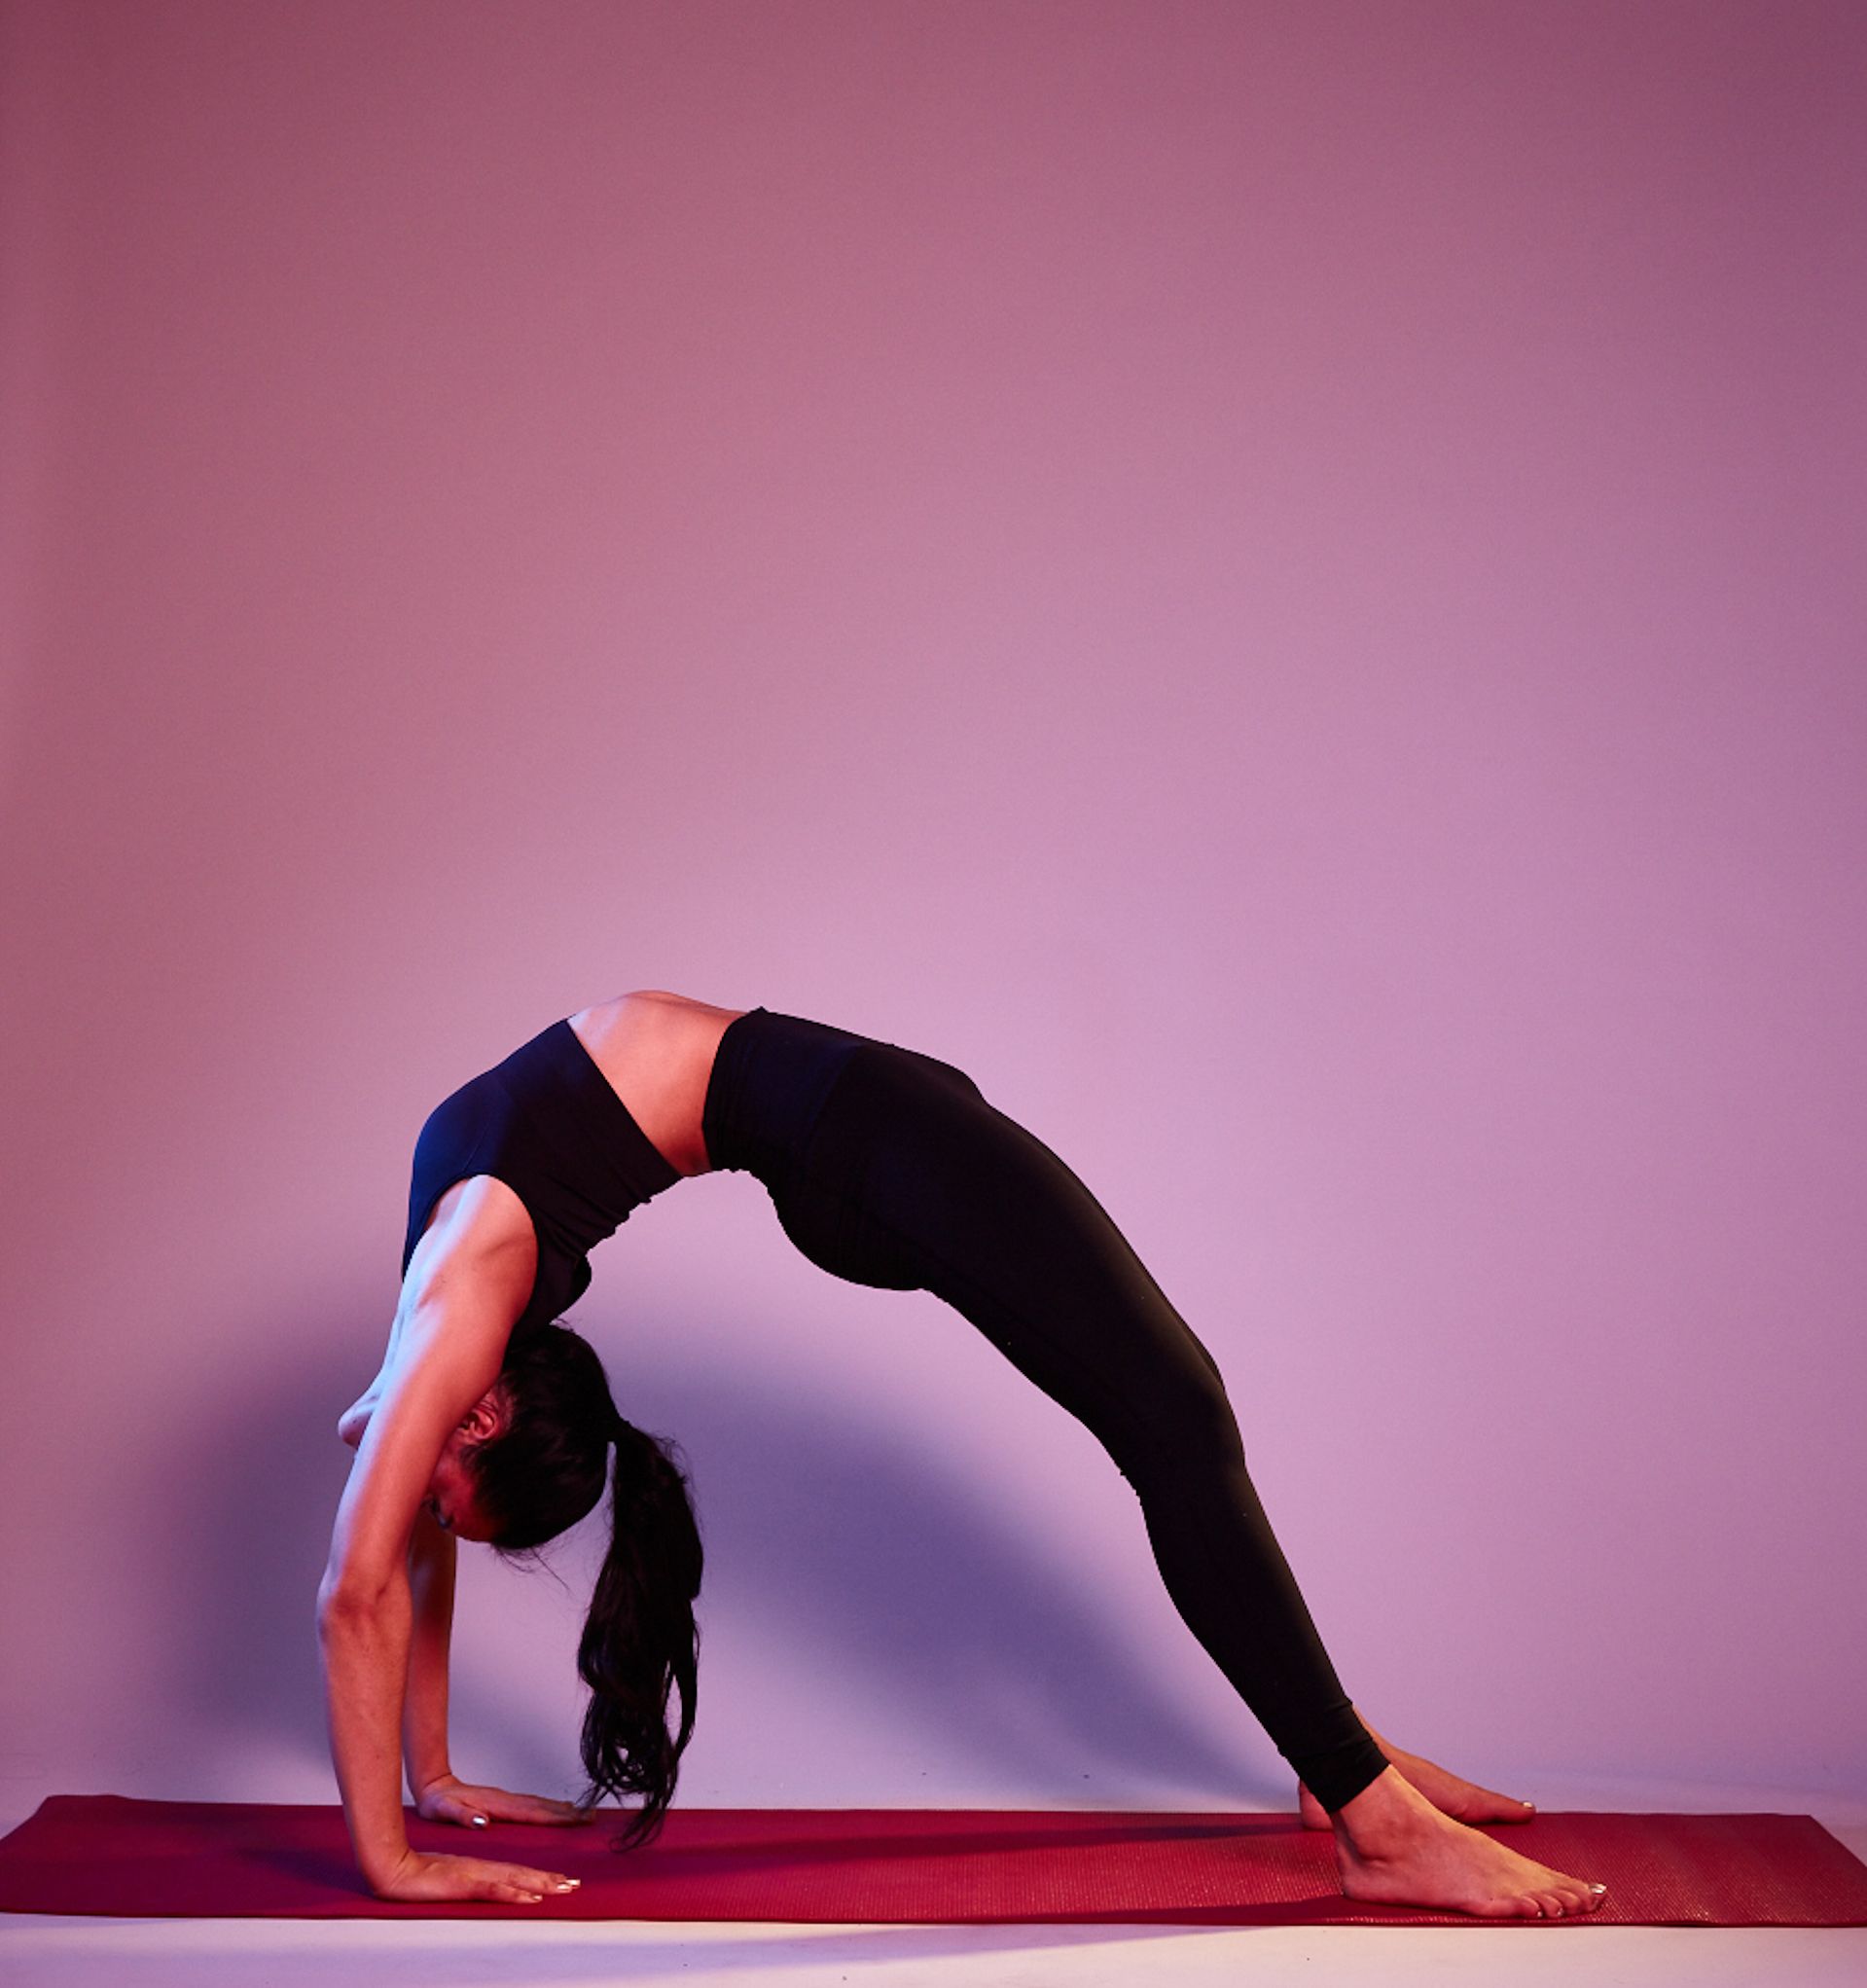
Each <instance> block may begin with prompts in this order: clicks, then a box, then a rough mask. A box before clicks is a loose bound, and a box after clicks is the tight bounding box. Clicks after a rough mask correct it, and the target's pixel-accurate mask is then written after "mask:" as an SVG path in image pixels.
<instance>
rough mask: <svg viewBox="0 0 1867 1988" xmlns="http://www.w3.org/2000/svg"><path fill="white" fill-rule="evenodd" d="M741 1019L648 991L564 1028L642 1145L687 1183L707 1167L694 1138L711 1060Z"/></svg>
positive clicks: (584, 1011)
mask: <svg viewBox="0 0 1867 1988" xmlns="http://www.w3.org/2000/svg"><path fill="white" fill-rule="evenodd" d="M745 1012H746V1010H745V1009H743V1008H716V1007H714V1006H713V1005H712V1003H711V1002H709V1001H697V1000H691V999H689V998H688V996H687V995H686V994H664V993H661V992H660V991H658V990H655V991H637V992H636V993H634V994H618V995H617V996H616V998H615V999H614V1000H613V1001H603V1002H601V1003H599V1004H598V1005H597V1006H595V1007H592V1008H580V1009H578V1011H577V1012H576V1014H574V1015H572V1016H571V1017H570V1018H569V1020H570V1026H571V1029H572V1030H574V1031H575V1033H576V1036H577V1039H578V1041H579V1042H581V1043H582V1044H583V1045H584V1047H585V1048H586V1049H587V1050H589V1051H590V1054H591V1060H592V1062H593V1063H594V1064H595V1066H596V1067H597V1068H598V1069H600V1070H601V1071H602V1073H603V1074H604V1076H606V1077H607V1078H608V1079H609V1083H610V1088H611V1089H612V1090H613V1091H614V1092H615V1093H616V1095H617V1097H619V1098H620V1099H621V1100H622V1101H623V1104H624V1106H625V1108H626V1109H627V1110H628V1115H629V1116H630V1117H631V1118H632V1119H633V1120H634V1121H635V1123H636V1124H637V1125H639V1126H640V1127H641V1129H642V1131H643V1132H644V1133H645V1134H646V1135H647V1137H648V1141H649V1143H650V1144H651V1145H652V1146H653V1147H654V1148H655V1150H656V1151H657V1152H658V1153H660V1154H661V1156H662V1158H663V1159H664V1160H665V1161H666V1162H667V1164H668V1165H669V1166H670V1167H672V1168H673V1169H674V1171H675V1172H676V1173H677V1174H689V1175H693V1174H704V1173H706V1172H708V1171H709V1170H710V1168H711V1167H712V1164H713V1163H712V1161H711V1160H710V1159H709V1158H708V1157H707V1152H706V1142H705V1140H704V1139H702V1138H701V1137H700V1114H701V1112H702V1110H703V1109H704V1108H705V1105H706V1084H707V1079H708V1078H709V1077H710V1076H711V1075H712V1074H713V1058H714V1055H715V1053H716V1052H717V1051H718V1049H719V1046H720V1037H721V1036H722V1035H724V1034H725V1033H726V1031H727V1029H728V1027H729V1026H730V1025H731V1024H732V1023H734V1022H736V1021H737V1020H738V1018H739V1017H740V1016H741V1015H742V1014H744V1013H745Z"/></svg>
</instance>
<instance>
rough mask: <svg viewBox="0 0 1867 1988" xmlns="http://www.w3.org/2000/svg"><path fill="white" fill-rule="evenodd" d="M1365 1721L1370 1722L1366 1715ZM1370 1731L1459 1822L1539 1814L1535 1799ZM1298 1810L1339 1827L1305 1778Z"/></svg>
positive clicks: (1403, 1771)
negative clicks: (1470, 1777)
mask: <svg viewBox="0 0 1867 1988" xmlns="http://www.w3.org/2000/svg"><path fill="white" fill-rule="evenodd" d="M1356 1716H1357V1717H1360V1709H1359V1707H1357V1708H1356ZM1361 1722H1362V1724H1363V1725H1368V1721H1367V1720H1366V1719H1365V1718H1363V1719H1362V1721H1361ZM1368 1733H1369V1737H1370V1738H1371V1739H1372V1740H1373V1741H1374V1743H1375V1745H1376V1746H1378V1747H1379V1748H1380V1749H1381V1751H1382V1753H1385V1754H1386V1756H1387V1758H1388V1759H1389V1760H1390V1761H1392V1763H1393V1766H1394V1771H1395V1772H1396V1773H1397V1774H1399V1775H1400V1777H1401V1779H1402V1780H1404V1781H1407V1782H1409V1783H1411V1784H1412V1786H1413V1787H1415V1788H1417V1789H1418V1790H1419V1792H1420V1793H1421V1794H1423V1795H1424V1796H1425V1797H1426V1799H1427V1800H1428V1801H1429V1802H1431V1803H1432V1805H1433V1807H1434V1808H1436V1809H1438V1810H1439V1812H1440V1813H1441V1814H1442V1815H1447V1816H1451V1817H1452V1819H1453V1820H1454V1822H1455V1823H1467V1824H1470V1823H1527V1822H1529V1821H1530V1820H1531V1819H1532V1818H1533V1817H1534V1816H1535V1814H1536V1805H1535V1804H1534V1803H1533V1802H1526V1801H1517V1800H1515V1799H1513V1798H1512V1797H1511V1796H1510V1795H1508V1794H1499V1793H1498V1792H1497V1791H1496V1789H1490V1788H1480V1787H1479V1785H1478V1784H1477V1782H1475V1781H1466V1780H1464V1779H1463V1778H1462V1777H1461V1776H1459V1775H1456V1774H1449V1773H1448V1772H1447V1771H1446V1769H1445V1768H1443V1767H1436V1766H1435V1765H1434V1764H1433V1763H1432V1761H1430V1760H1426V1759H1422V1758H1421V1757H1420V1755H1419V1754H1418V1753H1405V1752H1403V1751H1402V1750H1401V1749H1400V1748H1399V1747H1396V1746H1394V1745H1393V1744H1392V1743H1391V1742H1389V1741H1387V1740H1384V1739H1382V1736H1381V1735H1380V1734H1379V1733H1378V1732H1376V1731H1375V1729H1374V1727H1373V1726H1371V1725H1368ZM1297 1809H1298V1813H1299V1814H1300V1815H1301V1816H1302V1818H1303V1826H1304V1827H1305V1828H1306V1829H1329V1828H1333V1827H1334V1826H1335V1825H1334V1824H1332V1823H1331V1822H1330V1820H1329V1811H1328V1810H1327V1809H1325V1808H1324V1807H1323V1805H1322V1804H1321V1803H1320V1802H1319V1801H1318V1800H1317V1799H1316V1798H1315V1796H1314V1795H1313V1794H1311V1793H1310V1790H1309V1789H1307V1788H1306V1787H1304V1785H1303V1783H1302V1782H1301V1781H1299V1782H1298V1783H1297Z"/></svg>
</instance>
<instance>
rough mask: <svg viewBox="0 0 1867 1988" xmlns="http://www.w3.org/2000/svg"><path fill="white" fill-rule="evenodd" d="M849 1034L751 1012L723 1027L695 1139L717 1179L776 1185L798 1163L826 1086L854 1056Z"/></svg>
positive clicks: (863, 1041)
mask: <svg viewBox="0 0 1867 1988" xmlns="http://www.w3.org/2000/svg"><path fill="white" fill-rule="evenodd" d="M872 1046H877V1045H876V1044H875V1039H874V1038H873V1037H871V1036H867V1035H858V1034H856V1033H855V1032H854V1031H853V1030H848V1029H837V1028H833V1027H832V1026H831V1025H830V1024H829V1023H827V1022H813V1021H810V1020H809V1019H808V1017H806V1016H803V1015H784V1014H778V1013H775V1012H773V1011H772V1009H770V1008H765V1007H758V1008H748V1009H747V1010H746V1011H745V1013H744V1014H742V1015H738V1016H736V1017H735V1018H734V1020H733V1021H731V1022H729V1023H728V1024H727V1026H726V1030H725V1032H724V1033H723V1034H722V1035H721V1037H720V1040H719V1047H718V1048H717V1049H716V1051H715V1052H714V1056H713V1068H712V1072H711V1074H710V1075H709V1076H708V1078H707V1081H706V1099H705V1102H704V1103H703V1104H702V1105H701V1107H700V1139H701V1141H702V1143H703V1144H704V1145H705V1147H706V1157H707V1159H708V1161H709V1162H710V1163H711V1166H712V1168H713V1170H714V1171H715V1172H716V1173H719V1172H724V1173H744V1174H751V1175H756V1176H757V1177H758V1178H759V1179H761V1180H763V1181H764V1182H765V1183H766V1185H767V1186H768V1187H771V1186H775V1185H777V1184H778V1183H779V1182H780V1181H781V1180H782V1179H783V1177H784V1175H785V1174H786V1173H787V1172H788V1171H789V1169H790V1168H791V1167H793V1166H794V1165H795V1164H796V1163H797V1161H798V1160H799V1159H800V1158H801V1157H802V1155H803V1153H804V1149H805V1147H806V1146H807V1145H808V1143H809V1139H810V1135H811V1133H812V1132H813V1131H814V1130H815V1127H816V1122H817V1119H818V1117H819V1116H820V1115H821V1113H822V1110H823V1105H824V1101H825V1100H826V1099H827V1098H828V1097H829V1095H830V1087H831V1086H832V1085H833V1084H834V1083H835V1082H836V1080H837V1078H838V1077H839V1076H840V1075H841V1074H842V1072H843V1068H844V1065H845V1064H847V1062H848V1061H849V1059H850V1057H851V1056H853V1055H854V1054H855V1053H856V1051H858V1050H860V1049H864V1048H869V1047H872Z"/></svg>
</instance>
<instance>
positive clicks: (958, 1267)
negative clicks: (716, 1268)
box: [779, 1050, 1238, 1465]
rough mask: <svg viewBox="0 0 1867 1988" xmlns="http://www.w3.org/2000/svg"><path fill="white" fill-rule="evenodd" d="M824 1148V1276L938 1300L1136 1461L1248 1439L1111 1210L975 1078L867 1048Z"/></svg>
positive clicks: (819, 1147)
mask: <svg viewBox="0 0 1867 1988" xmlns="http://www.w3.org/2000/svg"><path fill="white" fill-rule="evenodd" d="M812 1148H813V1149H812V1153H811V1155H810V1156H809V1157H810V1160H811V1166H810V1170H809V1173H810V1176H811V1178H812V1179H813V1180H814V1182H815V1186H816V1190H817V1192H818V1194H819V1196H820V1197H821V1198H820V1199H819V1200H818V1202H817V1205H816V1209H815V1211H814V1215H815V1219H814V1220H813V1221H812V1222H811V1223H809V1224H808V1227H809V1229H810V1238H811V1240H812V1241H814V1242H816V1243H817V1245H818V1249H817V1251H816V1253H813V1251H812V1249H811V1248H808V1247H806V1252H805V1253H806V1254H807V1255H812V1257H813V1260H815V1261H818V1262H819V1263H821V1264H822V1267H824V1268H826V1269H829V1270H831V1271H832V1272H833V1274H835V1275H838V1276H852V1275H854V1281H856V1282H859V1283H886V1284H888V1285H890V1286H892V1287H895V1288H917V1289H926V1290H929V1291H932V1292H933V1293H934V1294H935V1295H936V1296H937V1297H939V1298H941V1299H943V1300H944V1301H945V1302H946V1303H948V1304H950V1305H951V1306H952V1307H953V1309H954V1310H956V1311H957V1312H959V1313H960V1314H962V1316H964V1317H965V1318H966V1319H969V1320H970V1321H971V1322H972V1323H973V1324H974V1325H975V1326H976V1327H977V1328H978V1329H979V1330H980V1331H981V1332H983V1333H984V1334H985V1335H986V1337H987V1339H989V1340H990V1341H991V1342H992V1344H993V1345H994V1346H996V1347H997V1348H998V1350H999V1351H1000V1352H1001V1353H1002V1354H1004V1355H1005V1356H1006V1357H1007V1358H1008V1359H1010V1360H1011V1361H1012V1363H1013V1364H1014V1365H1015V1366H1017V1367H1018V1368H1019V1370H1020V1371H1021V1372H1023V1374H1024V1375H1025V1376H1026V1377H1027V1378H1028V1379H1029V1380H1031V1381H1032V1382H1033V1383H1034V1384H1035V1385H1036V1386H1038V1387H1039V1388H1041V1389H1042V1390H1043V1391H1044V1392H1046V1393H1047V1394H1049V1395H1050V1396H1051V1397H1052V1398H1053V1399H1054V1400H1057V1401H1058V1402H1059V1403H1061V1405H1062V1406H1063V1407H1064V1408H1066V1409H1067V1410H1069V1412H1070V1413H1071V1414H1073V1415H1075V1416H1076V1417H1077V1418H1078V1419H1079V1420H1080V1421H1082V1422H1083V1423H1085V1424H1086V1425H1087V1426H1088V1427H1089V1428H1091V1429H1092V1430H1093V1431H1094V1433H1095V1435H1096V1436H1097V1438H1098V1439H1099V1440H1100V1441H1101V1442H1102V1443H1103V1444H1104V1446H1105V1447H1106V1448H1108V1449H1109V1450H1110V1452H1111V1454H1113V1455H1114V1456H1115V1457H1116V1460H1117V1461H1118V1462H1119V1463H1123V1464H1125V1465H1126V1464H1127V1463H1128V1462H1129V1461H1137V1462H1138V1461H1141V1460H1142V1459H1143V1458H1151V1457H1152V1456H1153V1455H1156V1454H1158V1453H1160V1452H1161V1451H1163V1450H1167V1451H1168V1452H1172V1451H1175V1450H1177V1449H1179V1448H1181V1447H1183V1446H1186V1445H1188V1444H1194V1445H1196V1446H1199V1447H1203V1445H1204V1444H1205V1443H1206V1442H1207V1441H1209V1440H1212V1439H1216V1440H1218V1441H1219V1442H1220V1443H1221V1444H1222V1445H1224V1446H1226V1447H1228V1448H1229V1447H1233V1446H1236V1444H1237V1442H1238V1435H1237V1425H1236V1422H1235V1421H1234V1420H1233V1418H1232V1414H1231V1409H1230V1404H1229V1403H1228V1402H1227V1400H1226V1396H1225V1390H1224V1386H1223V1383H1222V1381H1221V1378H1220V1375H1219V1369H1218V1365H1217V1362H1216V1361H1215V1360H1214V1359H1213V1358H1212V1355H1211V1354H1210V1353H1209V1352H1208V1351H1207V1350H1206V1348H1205V1347H1204V1345H1203V1343H1202V1342H1201V1341H1200V1339H1199V1338H1198V1337H1197V1336H1196V1335H1195V1334H1194V1332H1193V1331H1192V1329H1191V1327H1189V1326H1188V1325H1187V1323H1186V1321H1185V1320H1184V1319H1181V1317H1180V1316H1179V1314H1178V1313H1177V1312H1176V1311H1175V1310H1174V1308H1173V1306H1172V1305H1171V1304H1170V1303H1169V1302H1168V1301H1167V1296H1166V1294H1165V1293H1164V1292H1163V1291H1162V1289H1161V1287H1160V1285H1159V1283H1157V1282H1156V1281H1155V1279H1154V1278H1153V1276H1152V1275H1151V1274H1150V1272H1149V1271H1148V1269H1147V1267H1146V1266H1145V1265H1144V1264H1143V1263H1142V1261H1141V1259H1140V1257H1139V1256H1138V1255H1137V1254H1136V1253H1135V1251H1134V1249H1133V1247H1131V1245H1130V1243H1129V1242H1128V1239H1127V1238H1126V1237H1125V1236H1124V1235H1123V1234H1122V1232H1121V1230H1120V1229H1119V1228H1118V1227H1117V1226H1116V1224H1115V1222H1114V1220H1113V1219H1112V1218H1111V1217H1110V1215H1109V1213H1108V1211H1106V1210H1105V1209H1104V1208H1103V1207H1102V1205H1101V1204H1100V1202H1098V1201H1097V1200H1096V1198H1095V1195H1094V1194H1093V1193H1092V1192H1091V1191H1090V1189H1089V1187H1088V1186H1087V1185H1086V1184H1085V1182H1084V1181H1083V1180H1082V1179H1080V1178H1079V1177H1078V1175H1076V1174H1075V1173H1074V1171H1073V1170H1072V1169H1071V1168H1070V1167H1068V1166H1067V1165H1066V1164H1065V1163H1064V1161H1063V1160H1062V1159H1061V1158H1060V1157H1059V1155H1058V1154H1057V1153H1055V1152H1053V1151H1052V1150H1051V1148H1050V1147H1049V1146H1048V1145H1046V1144H1045V1143H1044V1142H1043V1140H1042V1139H1038V1138H1037V1136H1036V1135H1035V1134H1034V1133H1031V1132H1029V1131H1027V1130H1026V1129H1025V1128H1024V1127H1023V1126H1022V1125H1020V1124H1019V1123H1018V1122H1017V1121H1016V1120H1015V1119H1013V1118H1011V1117H1009V1116H1007V1115H1006V1114H1005V1113H1004V1112H1002V1111H999V1110H998V1109H997V1108H996V1107H995V1106H993V1105H992V1104H990V1103H989V1102H987V1100H986V1098H985V1097H984V1095H983V1094H982V1093H981V1091H980V1089H979V1087H978V1085H977V1084H976V1083H974V1081H973V1080H972V1079H971V1078H970V1077H969V1076H967V1075H966V1074H965V1073H964V1072H963V1071H961V1070H957V1069H954V1068H953V1067H952V1066H951V1065H947V1064H941V1063H938V1062H936V1061H935V1060H934V1059H932V1058H924V1057H918V1056H916V1054H915V1053H914V1052H911V1051H900V1050H890V1051H888V1052H886V1053H872V1052H867V1051H865V1052H864V1053H863V1055H862V1056H861V1057H860V1058H858V1059H857V1060H856V1061H855V1062H853V1063H852V1064H851V1066H850V1067H849V1068H848V1070H847V1071H846V1072H845V1073H844V1076H843V1077H842V1078H841V1079H840V1080H839V1083H838V1086H837V1089H836V1091H835V1092H834V1093H833V1094H832V1096H831V1099H830V1101H829V1103H828V1104H827V1105H826V1108H825V1111H824V1114H823V1121H822V1123H821V1124H820V1126H819V1137H818V1138H817V1139H815V1140H813V1142H812ZM779 1212H780V1218H781V1219H783V1218H784V1216H785V1213H786V1211H785V1209H784V1208H782V1207H781V1208H780V1211H779ZM786 1228H787V1232H790V1231H791V1229H792V1224H791V1222H790V1221H786ZM793 1240H794V1241H798V1242H799V1247H805V1243H804V1241H802V1240H800V1237H799V1236H798V1235H797V1234H795V1233H794V1234H793ZM843 1266H853V1267H854V1268H853V1271H852V1269H851V1268H848V1267H843ZM856 1272H861V1273H866V1274H862V1275H855V1273H856Z"/></svg>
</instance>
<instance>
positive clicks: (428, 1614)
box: [402, 1506, 457, 1804]
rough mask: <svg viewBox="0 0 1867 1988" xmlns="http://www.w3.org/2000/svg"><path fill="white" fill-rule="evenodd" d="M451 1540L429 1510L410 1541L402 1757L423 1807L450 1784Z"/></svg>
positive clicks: (416, 1798)
mask: <svg viewBox="0 0 1867 1988" xmlns="http://www.w3.org/2000/svg"><path fill="white" fill-rule="evenodd" d="M456 1551H457V1548H456V1546H455V1543H454V1537H453V1535H452V1534H451V1533H449V1532H448V1531H446V1530H445V1529H444V1528H443V1527H441V1526H437V1525H436V1524H435V1522H434V1518H433V1515H432V1514H431V1513H430V1512H429V1511H428V1510H427V1509H426V1508H425V1506H424V1507H423V1508H422V1509H421V1510H420V1511H418V1512H416V1514H415V1520H414V1530H413V1535H412V1536H411V1538H410V1542H409V1587H410V1596H411V1601H412V1604H413V1624H412V1627H411V1630H410V1636H409V1688H408V1697H407V1701H406V1703H405V1704H404V1706H403V1710H402V1758H403V1761H404V1763H405V1764H406V1766H407V1768H408V1774H409V1793H410V1795H411V1797H412V1798H413V1800H414V1801H415V1802H416V1803H417V1804H419V1802H420V1800H421V1795H422V1790H423V1789H426V1788H427V1787H428V1785H429V1784H430V1783H431V1782H435V1781H447V1780H450V1779H451V1778H452V1775H453V1769H452V1767H451V1765H450V1764H449V1759H448V1645H449V1640H450V1638H451V1635H452V1630H453V1573H454V1556H455V1553H456Z"/></svg>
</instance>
